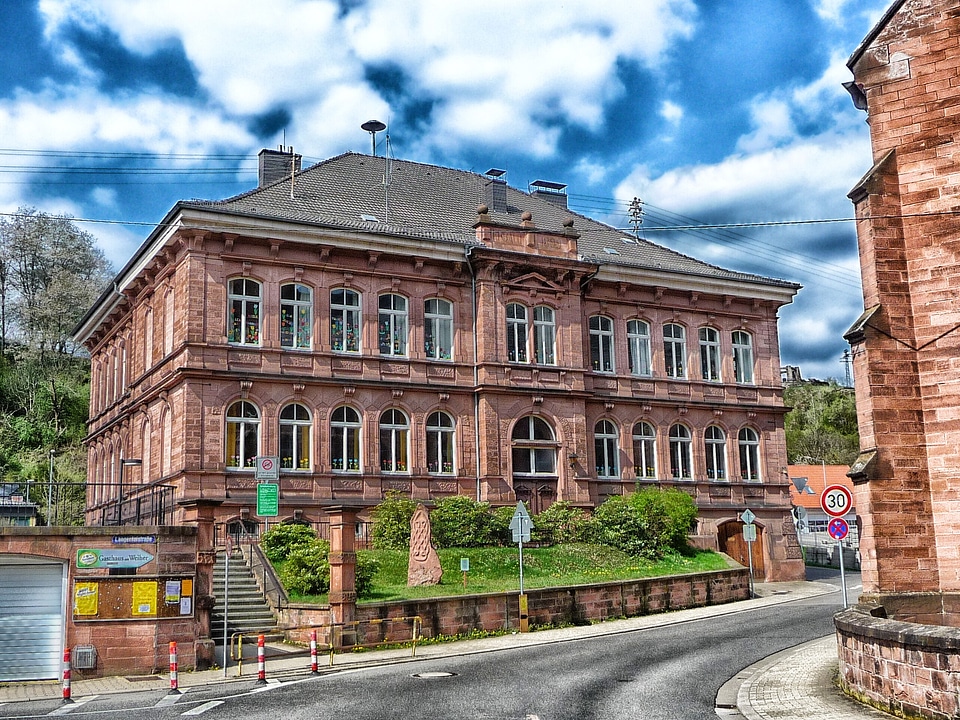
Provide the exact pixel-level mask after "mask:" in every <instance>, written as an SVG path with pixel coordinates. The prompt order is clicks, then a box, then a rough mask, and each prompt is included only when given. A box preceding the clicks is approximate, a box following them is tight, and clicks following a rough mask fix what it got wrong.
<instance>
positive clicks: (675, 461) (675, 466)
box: [670, 423, 693, 480]
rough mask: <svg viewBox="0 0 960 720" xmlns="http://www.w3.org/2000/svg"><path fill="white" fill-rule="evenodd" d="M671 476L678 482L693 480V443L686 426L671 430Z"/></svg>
mask: <svg viewBox="0 0 960 720" xmlns="http://www.w3.org/2000/svg"><path fill="white" fill-rule="evenodd" d="M670 475H671V476H672V477H673V478H675V479H678V480H692V479H693V443H692V441H691V438H690V430H689V428H687V426H686V425H681V424H679V423H677V424H676V425H674V426H672V427H671V428H670Z"/></svg>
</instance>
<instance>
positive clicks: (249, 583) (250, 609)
mask: <svg viewBox="0 0 960 720" xmlns="http://www.w3.org/2000/svg"><path fill="white" fill-rule="evenodd" d="M229 561H230V593H229V596H228V597H227V598H226V599H227V603H228V605H227V618H228V627H227V640H228V641H229V640H230V637H231V636H232V635H233V633H236V632H243V633H248V632H249V633H256V632H264V634H266V635H269V636H271V638H270V639H277V638H279V637H282V635H281V634H280V633H279V632H277V618H276V617H275V616H274V614H273V611H272V610H271V609H270V605H269V604H267V601H266V599H264V597H263V592H261V590H260V587H259V586H258V585H257V581H256V579H255V578H254V576H253V572H252V571H251V570H250V566H249V565H247V562H246V560H245V559H244V557H243V554H242V553H241V552H240V550H239V549H238V550H234V552H233V554H232V555H231V556H230V560H229ZM225 570H226V553H217V562H216V565H214V568H213V593H214V595H215V596H216V598H217V602H216V604H215V605H214V607H213V611H212V612H211V614H210V634H211V635H213V638H214V641H215V642H216V643H217V644H222V643H223V610H224V607H223V601H224V595H225V594H224V586H223V581H224V577H225V574H226V573H225Z"/></svg>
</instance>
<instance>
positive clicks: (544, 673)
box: [0, 568, 860, 720]
mask: <svg viewBox="0 0 960 720" xmlns="http://www.w3.org/2000/svg"><path fill="white" fill-rule="evenodd" d="M808 579H809V580H821V581H829V582H836V583H839V574H838V573H837V572H836V571H830V570H817V569H814V568H809V569H808ZM859 581H860V578H859V575H858V574H855V573H848V574H847V587H848V596H849V597H851V598H855V597H856V596H857V595H858V594H859ZM840 606H841V597H840V595H839V594H836V593H834V594H828V595H823V596H820V597H817V598H811V599H808V600H803V601H796V602H788V603H784V604H780V605H776V606H772V607H766V608H759V609H753V610H749V611H744V612H738V613H733V614H730V615H721V616H718V617H715V618H710V619H707V620H697V621H690V622H684V623H677V624H667V622H668V621H669V618H668V617H667V618H665V624H664V625H661V626H658V627H654V628H649V629H645V630H640V631H634V632H627V633H623V634H618V635H613V636H605V637H600V638H585V639H579V640H570V641H566V642H562V643H556V644H552V645H546V646H537V647H528V648H516V649H508V650H499V651H496V652H487V653H483V654H476V655H463V656H456V657H448V658H443V659H433V660H422V661H418V662H412V663H404V664H399V665H386V666H380V667H369V668H363V669H359V670H348V671H341V672H334V673H332V674H328V675H322V676H319V677H303V678H295V679H287V680H286V681H284V682H281V683H271V684H269V685H267V686H259V687H258V686H256V685H255V684H254V683H253V682H251V683H235V682H234V683H229V684H224V685H215V686H207V687H202V688H195V689H192V690H191V691H190V692H189V693H187V694H185V695H183V696H180V697H179V698H177V697H176V696H169V695H167V694H166V693H162V692H159V691H152V692H143V693H135V694H125V695H113V696H100V697H94V698H93V699H90V700H88V701H87V702H82V703H77V704H76V705H74V706H62V705H61V704H60V703H56V702H53V701H50V702H48V703H29V704H23V703H21V704H10V705H7V706H0V717H20V718H23V717H40V716H48V715H50V714H64V713H65V711H66V712H68V713H69V714H70V715H71V716H72V717H81V716H82V717H84V718H116V717H118V716H119V717H124V718H127V717H133V718H136V720H152V719H153V718H157V719H158V720H159V719H164V720H166V719H169V718H174V717H180V716H188V717H189V716H190V715H191V714H194V715H202V717H203V718H204V720H237V719H238V718H240V719H242V720H277V719H278V718H283V719H284V720H286V719H288V718H289V719H290V720H300V719H303V720H307V719H309V720H327V719H330V720H333V719H334V718H336V719H337V720H344V719H349V720H388V719H393V718H397V719H398V720H399V719H402V720H421V719H422V720H428V719H429V720H447V719H449V720H590V719H593V718H597V719H600V718H602V719H604V720H621V719H623V720H626V719H627V718H630V719H631V720H633V719H636V718H644V719H649V718H657V719H663V720H672V719H673V718H676V719H677V720H716V717H717V716H716V714H715V711H714V700H715V697H716V694H717V690H718V689H719V687H720V686H721V685H722V684H723V683H724V682H726V681H727V680H729V679H730V678H731V677H733V676H734V675H736V674H737V673H738V672H739V671H740V670H742V669H743V668H744V667H747V666H748V665H751V664H753V663H754V662H757V661H758V660H760V659H762V658H764V657H766V656H767V655H770V654H772V653H775V652H778V651H780V650H783V649H785V648H788V647H791V646H793V645H797V644H799V643H803V642H806V641H808V640H812V639H814V638H818V637H822V636H824V635H828V634H831V633H832V632H833V621H832V617H833V613H834V612H835V611H836V610H838V609H839V608H840Z"/></svg>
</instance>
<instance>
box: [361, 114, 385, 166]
mask: <svg viewBox="0 0 960 720" xmlns="http://www.w3.org/2000/svg"><path fill="white" fill-rule="evenodd" d="M360 129H361V130H366V131H367V132H368V133H370V154H371V155H373V156H374V157H376V156H377V133H378V132H380V131H381V130H386V129H387V126H386V125H385V124H384V123H382V122H380V121H379V120H367V121H366V122H365V123H364V124H363V125H361V126H360Z"/></svg>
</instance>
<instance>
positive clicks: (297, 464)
mask: <svg viewBox="0 0 960 720" xmlns="http://www.w3.org/2000/svg"><path fill="white" fill-rule="evenodd" d="M311 427H312V423H311V421H310V411H309V410H307V408H305V407H304V406H303V405H300V404H298V403H293V404H291V405H287V406H286V407H284V408H283V410H281V411H280V467H281V468H282V469H284V470H309V469H310V430H311Z"/></svg>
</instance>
